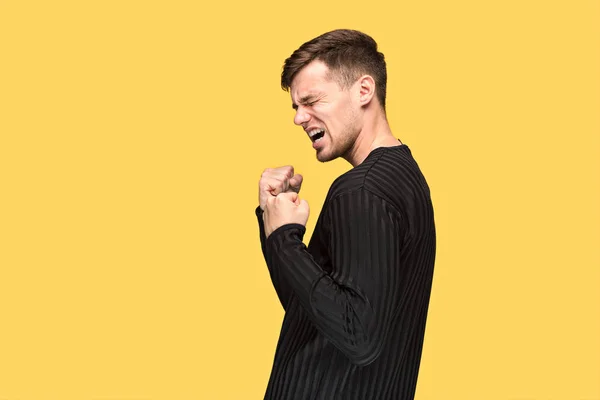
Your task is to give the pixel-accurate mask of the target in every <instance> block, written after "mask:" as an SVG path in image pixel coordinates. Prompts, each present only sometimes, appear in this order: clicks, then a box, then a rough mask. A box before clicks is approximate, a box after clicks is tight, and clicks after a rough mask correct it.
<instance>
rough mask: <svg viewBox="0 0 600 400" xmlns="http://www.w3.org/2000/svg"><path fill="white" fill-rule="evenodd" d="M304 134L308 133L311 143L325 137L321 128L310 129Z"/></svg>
mask: <svg viewBox="0 0 600 400" xmlns="http://www.w3.org/2000/svg"><path fill="white" fill-rule="evenodd" d="M306 132H307V133H308V137H309V138H310V140H312V141H313V143H314V142H316V141H317V140H319V139H321V138H322V137H323V136H324V135H325V129H321V128H314V129H310V130H307V131H306Z"/></svg>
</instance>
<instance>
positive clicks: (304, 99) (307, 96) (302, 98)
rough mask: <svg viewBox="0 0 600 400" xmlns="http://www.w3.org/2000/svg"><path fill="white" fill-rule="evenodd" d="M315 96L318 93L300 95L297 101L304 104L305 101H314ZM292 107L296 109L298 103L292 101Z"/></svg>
mask: <svg viewBox="0 0 600 400" xmlns="http://www.w3.org/2000/svg"><path fill="white" fill-rule="evenodd" d="M316 97H318V95H317V94H307V95H306V96H303V97H301V98H300V99H299V100H298V103H300V104H306V103H310V102H312V101H314V99H315V98H316ZM292 108H293V109H294V110H297V109H298V104H296V103H292Z"/></svg>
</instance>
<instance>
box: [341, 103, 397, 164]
mask: <svg viewBox="0 0 600 400" xmlns="http://www.w3.org/2000/svg"><path fill="white" fill-rule="evenodd" d="M401 144H402V142H400V140H399V139H396V138H395V137H394V135H393V134H392V130H391V129H390V126H389V124H388V122H387V119H386V117H385V114H383V112H378V113H377V115H376V116H375V118H371V119H368V118H366V122H365V124H364V125H363V127H362V129H361V131H360V132H359V134H358V136H357V137H356V140H355V141H354V145H353V146H352V148H351V149H350V151H349V152H348V153H347V154H346V155H345V156H344V159H345V160H346V161H348V162H349V163H350V164H352V166H353V167H356V166H357V165H359V164H361V163H362V162H363V161H364V160H365V158H367V156H368V155H369V153H371V151H373V150H374V149H376V148H378V147H391V146H398V145H401Z"/></svg>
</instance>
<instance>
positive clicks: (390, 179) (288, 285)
mask: <svg viewBox="0 0 600 400" xmlns="http://www.w3.org/2000/svg"><path fill="white" fill-rule="evenodd" d="M256 215H257V217H258V222H259V227H260V238H261V244H262V250H263V254H264V256H265V260H266V263H267V266H268V268H269V272H270V275H271V279H272V281H273V285H274V287H275V290H276V292H277V295H278V296H279V299H280V301H281V304H282V305H283V307H284V309H285V317H284V319H283V326H282V328H281V334H280V338H279V342H278V345H277V350H276V353H275V360H274V364H273V369H272V372H271V377H270V379H269V384H268V387H267V390H266V394H265V399H269V400H270V399H273V400H288V399H302V400H304V399H306V400H308V399H311V400H313V399H314V400H316V399H323V400H334V399H340V400H350V399H356V400H368V399H373V400H385V399H394V400H397V399H403V400H404V399H413V398H414V394H415V388H416V383H417V375H418V371H419V364H420V359H421V350H422V348H423V337H424V333H425V322H426V317H427V309H428V305H429V296H430V292H431V283H432V278H433V267H434V260H435V245H436V236H435V225H434V213H433V206H432V203H431V198H430V194H429V188H428V185H427V183H426V181H425V178H424V177H423V175H422V174H421V171H420V169H419V167H418V165H417V163H416V162H415V160H414V159H413V157H412V153H411V151H410V149H409V148H408V146H406V145H399V146H394V147H379V148H376V149H375V150H373V151H372V152H371V153H370V154H369V155H368V157H367V158H366V159H365V160H364V161H363V162H362V163H361V164H360V165H358V166H356V167H354V168H353V169H351V170H350V171H348V172H346V173H345V174H343V175H342V176H340V177H339V178H338V179H336V180H335V182H334V183H333V185H332V186H331V188H330V189H329V193H328V194H327V198H326V199H325V203H324V205H323V208H322V211H321V214H320V215H319V219H318V220H317V224H316V226H315V230H314V233H313V235H312V238H311V240H310V243H309V245H308V248H307V247H306V246H305V245H304V243H303V242H302V240H303V235H304V233H305V228H304V226H302V225H298V224H287V225H284V226H282V227H280V228H278V229H276V230H275V231H274V232H273V233H272V234H271V235H270V236H269V238H268V239H265V234H264V225H263V221H262V210H261V209H260V208H257V209H256Z"/></svg>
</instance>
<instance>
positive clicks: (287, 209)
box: [263, 191, 310, 237]
mask: <svg viewBox="0 0 600 400" xmlns="http://www.w3.org/2000/svg"><path fill="white" fill-rule="evenodd" d="M309 212H310V210H309V207H308V203H307V202H306V200H301V199H300V197H298V193H296V192H291V191H290V192H286V193H280V194H278V195H277V196H276V197H269V198H268V199H267V206H266V207H265V212H264V214H263V221H264V223H265V235H266V237H269V235H271V233H273V231H274V230H275V229H277V228H279V227H280V226H283V225H286V224H300V225H304V226H306V222H307V221H308V215H309Z"/></svg>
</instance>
